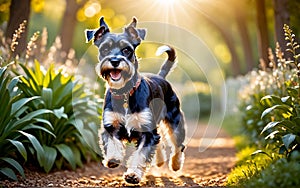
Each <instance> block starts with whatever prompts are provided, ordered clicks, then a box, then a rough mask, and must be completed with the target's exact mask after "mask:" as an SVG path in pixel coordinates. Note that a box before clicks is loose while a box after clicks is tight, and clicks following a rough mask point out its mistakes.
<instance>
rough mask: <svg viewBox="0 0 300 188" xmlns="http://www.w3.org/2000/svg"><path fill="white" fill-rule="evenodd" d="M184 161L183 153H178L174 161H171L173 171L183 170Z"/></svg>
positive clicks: (173, 158)
mask: <svg viewBox="0 0 300 188" xmlns="http://www.w3.org/2000/svg"><path fill="white" fill-rule="evenodd" d="M183 161H184V153H182V152H177V153H176V154H175V155H174V156H173V157H172V160H171V161H170V162H171V164H170V166H171V168H172V170H173V171H178V170H180V169H181V168H182V165H183Z"/></svg>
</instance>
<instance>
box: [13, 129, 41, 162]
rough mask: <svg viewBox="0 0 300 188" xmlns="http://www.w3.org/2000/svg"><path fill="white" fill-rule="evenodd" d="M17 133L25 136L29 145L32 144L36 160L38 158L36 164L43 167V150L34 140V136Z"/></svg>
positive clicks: (22, 132)
mask: <svg viewBox="0 0 300 188" xmlns="http://www.w3.org/2000/svg"><path fill="white" fill-rule="evenodd" d="M18 132H19V133H21V134H23V135H24V136H26V137H27V138H28V140H29V141H30V143H31V144H32V146H33V147H34V149H35V151H36V153H37V158H38V162H39V164H40V166H41V167H43V165H44V157H45V156H44V153H45V151H44V149H43V147H42V146H41V144H40V142H39V141H38V140H37V139H36V137H35V136H33V135H31V134H28V133H26V132H24V131H18Z"/></svg>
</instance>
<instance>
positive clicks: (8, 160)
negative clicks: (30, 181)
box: [0, 157, 25, 177]
mask: <svg viewBox="0 0 300 188" xmlns="http://www.w3.org/2000/svg"><path fill="white" fill-rule="evenodd" d="M0 160H3V161H5V162H7V163H8V164H10V165H11V166H13V167H14V168H15V169H16V170H17V171H18V172H19V173H20V174H21V175H22V177H25V174H24V169H23V168H22V166H21V165H20V164H19V163H18V162H17V161H16V160H14V159H12V158H8V157H1V158H0Z"/></svg>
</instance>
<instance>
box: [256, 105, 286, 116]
mask: <svg viewBox="0 0 300 188" xmlns="http://www.w3.org/2000/svg"><path fill="white" fill-rule="evenodd" d="M273 110H282V111H284V112H285V113H292V111H291V109H290V107H289V106H287V105H274V106H272V107H270V108H267V109H265V110H264V111H263V113H262V114H261V119H262V118H264V117H265V116H266V115H268V114H270V113H271V112H273Z"/></svg>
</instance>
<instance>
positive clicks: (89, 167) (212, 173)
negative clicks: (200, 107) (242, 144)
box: [0, 122, 235, 187]
mask: <svg viewBox="0 0 300 188" xmlns="http://www.w3.org/2000/svg"><path fill="white" fill-rule="evenodd" d="M189 124H190V125H189V128H190V129H189V132H188V136H189V138H190V139H189V141H188V147H187V149H186V151H185V153H186V158H185V164H184V167H183V169H182V171H181V172H180V173H174V172H171V171H170V170H169V169H168V167H167V165H165V166H163V167H162V168H156V167H153V168H152V169H151V170H150V171H149V172H148V174H147V175H146V177H145V178H144V179H143V181H142V182H141V183H140V184H139V185H140V186H146V187H155V186H166V187H178V186H183V187H187V186H193V187H199V186H224V185H225V184H224V183H225V182H226V178H227V175H228V173H229V172H230V170H231V168H232V167H233V166H234V163H235V149H234V143H233V140H232V139H231V138H230V137H228V136H227V134H226V133H225V132H224V131H222V130H221V131H219V128H217V127H214V126H209V127H208V126H205V125H199V126H196V125H195V124H196V123H193V122H190V123H189ZM205 130H206V131H207V132H206V133H205ZM216 134H217V137H215V135H216ZM208 146H209V147H208ZM207 147H208V148H207ZM123 171H124V169H122V168H119V169H106V168H104V167H103V166H102V165H100V164H99V163H95V162H92V163H89V164H86V165H85V166H84V168H82V169H77V170H76V171H75V172H74V171H67V170H65V171H57V172H52V173H50V174H44V173H40V172H33V171H29V170H26V177H27V178H26V179H21V180H20V181H18V182H10V181H8V180H6V181H2V182H1V181H0V187H1V185H4V186H7V187H12V186H23V187H32V186H34V187H45V186H47V187H51V186H53V187H60V186H72V187H76V186H80V187H95V186H98V187H99V186H105V187H107V186H110V187H121V186H128V185H129V184H126V183H125V181H124V180H123V178H122V173H123Z"/></svg>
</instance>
